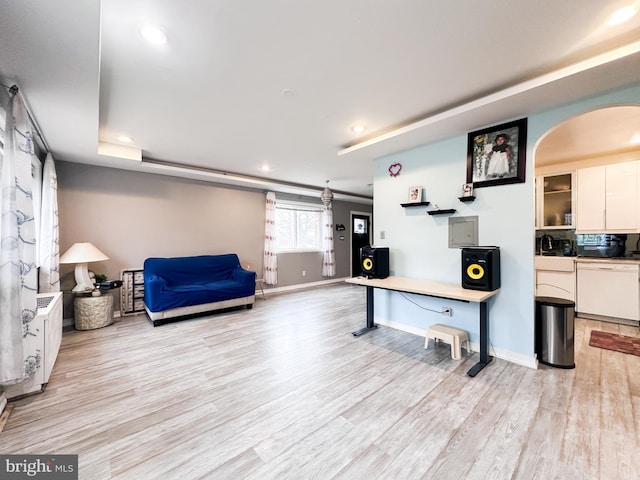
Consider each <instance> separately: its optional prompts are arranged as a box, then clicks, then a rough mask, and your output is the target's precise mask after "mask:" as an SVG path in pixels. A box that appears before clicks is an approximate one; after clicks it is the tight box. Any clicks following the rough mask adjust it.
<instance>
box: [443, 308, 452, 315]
mask: <svg viewBox="0 0 640 480" xmlns="http://www.w3.org/2000/svg"><path fill="white" fill-rule="evenodd" d="M442 315H444V316H445V317H450V316H451V315H452V310H451V307H442Z"/></svg>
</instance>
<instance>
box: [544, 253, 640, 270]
mask: <svg viewBox="0 0 640 480" xmlns="http://www.w3.org/2000/svg"><path fill="white" fill-rule="evenodd" d="M568 263H624V264H625V265H640V257H607V258H603V257H564V256H562V255H536V256H535V265H536V268H538V269H549V268H552V269H555V267H557V266H560V265H567V264H568Z"/></svg>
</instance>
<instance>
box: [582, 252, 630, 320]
mask: <svg viewBox="0 0 640 480" xmlns="http://www.w3.org/2000/svg"><path fill="white" fill-rule="evenodd" d="M576 274H577V287H576V288H577V301H576V310H577V312H578V314H579V315H581V316H584V317H586V318H595V319H598V320H605V321H612V322H617V323H624V324H628V325H638V322H639V321H640V264H638V263H635V262H634V263H630V262H628V261H624V260H623V261H619V262H615V261H579V262H577V264H576Z"/></svg>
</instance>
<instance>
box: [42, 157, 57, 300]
mask: <svg viewBox="0 0 640 480" xmlns="http://www.w3.org/2000/svg"><path fill="white" fill-rule="evenodd" d="M42 179H43V182H42V213H41V216H40V237H39V238H38V260H39V262H38V263H39V264H40V283H39V285H40V288H39V290H40V292H41V293H49V292H59V291H60V245H59V241H60V238H59V234H58V177H57V175H56V166H55V164H54V162H53V157H52V156H51V154H50V153H49V154H47V158H46V159H45V161H44V169H43V173H42Z"/></svg>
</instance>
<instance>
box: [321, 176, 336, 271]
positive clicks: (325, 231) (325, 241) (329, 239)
mask: <svg viewBox="0 0 640 480" xmlns="http://www.w3.org/2000/svg"><path fill="white" fill-rule="evenodd" d="M327 183H329V182H327ZM320 199H321V200H322V204H323V205H324V210H323V211H322V276H323V277H334V276H335V275H336V254H335V251H334V248H333V207H332V204H331V200H333V193H332V192H331V190H329V186H328V185H327V186H326V187H325V189H324V191H323V192H322V195H321V197H320Z"/></svg>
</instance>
